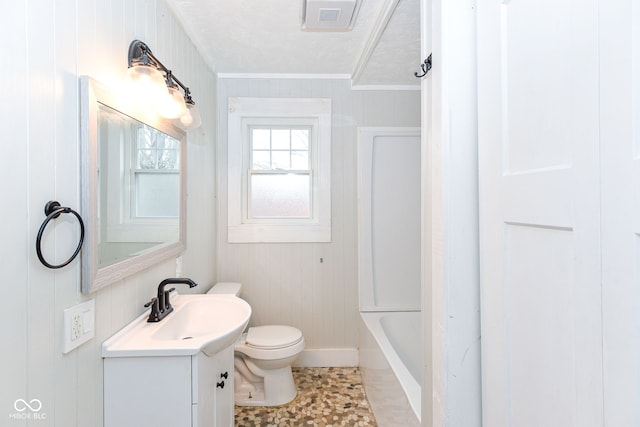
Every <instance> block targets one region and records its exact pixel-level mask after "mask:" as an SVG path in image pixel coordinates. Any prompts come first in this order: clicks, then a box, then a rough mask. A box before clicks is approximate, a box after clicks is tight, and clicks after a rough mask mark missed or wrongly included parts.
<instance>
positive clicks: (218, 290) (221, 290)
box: [207, 282, 242, 297]
mask: <svg viewBox="0 0 640 427" xmlns="http://www.w3.org/2000/svg"><path fill="white" fill-rule="evenodd" d="M241 290H242V284H241V283H237V282H219V283H216V284H215V285H213V286H212V287H211V289H209V291H208V292H207V293H208V294H231V295H235V296H237V297H239V296H240V291H241Z"/></svg>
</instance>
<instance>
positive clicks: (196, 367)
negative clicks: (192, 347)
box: [104, 346, 234, 427]
mask: <svg viewBox="0 0 640 427" xmlns="http://www.w3.org/2000/svg"><path fill="white" fill-rule="evenodd" d="M233 424H234V408H233V347H232V346H231V347H227V348H225V349H223V350H221V351H219V352H218V353H216V354H214V355H212V356H208V355H207V354H205V353H204V352H202V351H200V352H198V353H197V354H195V355H192V356H153V357H146V356H142V357H108V358H105V359H104V426H105V427H129V426H131V427H140V426H154V427H183V426H184V427H213V426H215V427H231V426H233Z"/></svg>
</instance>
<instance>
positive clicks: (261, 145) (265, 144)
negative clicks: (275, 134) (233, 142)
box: [251, 129, 271, 150]
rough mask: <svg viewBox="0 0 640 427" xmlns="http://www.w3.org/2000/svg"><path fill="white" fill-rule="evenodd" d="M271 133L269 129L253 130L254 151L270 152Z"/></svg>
mask: <svg viewBox="0 0 640 427" xmlns="http://www.w3.org/2000/svg"><path fill="white" fill-rule="evenodd" d="M270 136H271V132H270V131H269V129H253V132H252V139H251V142H252V144H253V146H252V148H253V149H254V150H268V149H269V148H270V140H271V138H270Z"/></svg>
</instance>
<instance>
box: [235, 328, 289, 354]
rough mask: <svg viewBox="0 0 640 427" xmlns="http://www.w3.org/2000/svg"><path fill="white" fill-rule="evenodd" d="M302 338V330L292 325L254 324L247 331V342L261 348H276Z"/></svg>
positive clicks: (250, 345) (283, 346) (287, 345)
mask: <svg viewBox="0 0 640 427" xmlns="http://www.w3.org/2000/svg"><path fill="white" fill-rule="evenodd" d="M300 340H302V332H300V330H299V329H296V328H294V327H292V326H284V325H267V326H254V327H252V328H249V330H248V331H247V337H246V339H245V342H246V343H247V345H248V346H249V347H253V348H257V349H261V350H275V349H279V348H285V347H289V346H292V345H294V344H297V343H299V342H300Z"/></svg>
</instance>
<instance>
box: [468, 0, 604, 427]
mask: <svg viewBox="0 0 640 427" xmlns="http://www.w3.org/2000/svg"><path fill="white" fill-rule="evenodd" d="M597 7H598V4H597V2H596V1H595V0H587V1H578V0H573V1H572V0H536V1H531V0H510V1H508V0H482V1H479V2H478V114H479V157H480V171H479V173H480V175H479V179H480V242H481V243H480V254H481V255H480V269H481V272H480V274H481V295H482V296H481V299H482V304H481V313H482V314H481V315H482V382H483V402H482V403H483V425H485V426H488V427H502V426H512V427H528V426H531V427H542V426H544V427H571V426H575V427H589V426H602V425H603V391H602V390H603V385H602V384H603V378H602V372H603V365H602V295H601V286H600V280H601V261H600V256H601V253H600V189H599V186H600V182H599V179H600V163H599V162H600V158H599V129H598V117H599V89H598V72H599V63H598V55H597V50H598V20H597V13H598V9H597Z"/></svg>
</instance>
